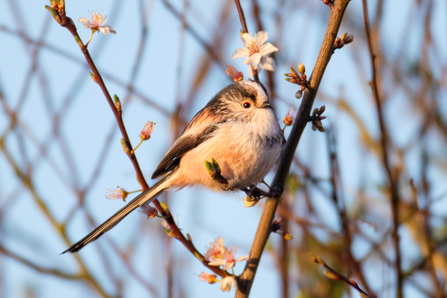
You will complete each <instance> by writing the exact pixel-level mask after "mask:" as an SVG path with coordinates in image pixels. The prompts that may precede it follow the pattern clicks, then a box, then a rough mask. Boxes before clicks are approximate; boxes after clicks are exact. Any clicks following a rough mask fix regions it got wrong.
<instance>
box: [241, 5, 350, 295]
mask: <svg viewBox="0 0 447 298" xmlns="http://www.w3.org/2000/svg"><path fill="white" fill-rule="evenodd" d="M349 1H350V0H337V1H336V2H335V4H334V6H333V7H332V9H331V15H330V18H329V24H328V27H327V30H326V33H325V36H324V40H323V44H322V46H321V49H320V53H319V54H318V58H317V61H316V63H315V67H314V71H313V74H312V76H311V78H310V81H309V86H308V88H307V89H306V92H305V94H304V98H303V100H302V102H301V105H300V108H299V110H298V115H297V118H296V119H297V120H296V122H295V123H294V125H293V127H292V131H291V133H290V136H289V139H288V140H287V143H286V144H285V147H284V149H283V153H282V154H281V156H280V159H279V166H278V169H277V171H276V175H275V178H274V179H273V183H272V190H273V192H274V193H275V194H276V195H274V196H272V197H270V198H268V199H267V201H266V203H265V207H264V211H263V213H262V216H261V219H260V221H259V225H258V229H257V231H256V235H255V239H254V241H253V245H252V247H251V251H250V255H249V260H248V261H247V264H246V266H245V269H244V271H243V273H242V274H241V275H240V277H239V279H238V288H237V290H236V296H235V297H237V298H243V297H249V295H250V290H251V287H252V285H253V281H254V278H255V275H256V271H257V269H258V265H259V262H260V259H261V255H262V252H263V250H264V247H265V244H266V243H267V240H268V238H269V235H270V226H271V223H272V221H273V218H274V216H275V211H276V208H277V206H278V202H279V198H280V196H281V194H282V193H283V191H284V185H285V181H286V178H287V175H288V173H289V170H290V165H291V163H292V161H293V156H294V155H295V151H296V148H297V146H298V143H299V140H300V138H301V135H302V133H303V131H304V128H305V127H306V124H307V120H308V118H309V115H310V113H311V110H312V105H313V103H314V100H315V96H316V95H317V91H318V87H319V86H320V82H321V80H322V78H323V74H324V71H325V69H326V67H327V65H328V63H329V60H330V59H331V56H332V53H333V45H334V41H335V37H336V36H337V32H338V29H339V27H340V23H341V20H342V18H343V14H344V12H345V10H346V7H347V6H348V4H349Z"/></svg>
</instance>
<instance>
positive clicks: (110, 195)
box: [106, 186, 129, 202]
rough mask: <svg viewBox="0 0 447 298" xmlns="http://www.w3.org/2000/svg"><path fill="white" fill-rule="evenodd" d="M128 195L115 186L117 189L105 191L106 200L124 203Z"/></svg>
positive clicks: (122, 189)
mask: <svg viewBox="0 0 447 298" xmlns="http://www.w3.org/2000/svg"><path fill="white" fill-rule="evenodd" d="M128 194H129V193H128V192H127V191H125V190H124V188H121V187H119V186H117V189H107V193H106V198H107V199H109V200H123V201H124V202H125V201H126V198H127V195H128Z"/></svg>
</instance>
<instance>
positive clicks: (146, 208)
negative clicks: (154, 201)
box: [139, 204, 158, 219]
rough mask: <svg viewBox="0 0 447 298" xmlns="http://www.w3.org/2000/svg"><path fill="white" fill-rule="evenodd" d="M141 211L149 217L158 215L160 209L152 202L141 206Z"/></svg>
mask: <svg viewBox="0 0 447 298" xmlns="http://www.w3.org/2000/svg"><path fill="white" fill-rule="evenodd" d="M139 210H140V212H141V213H143V214H145V215H146V216H147V219H150V218H154V217H156V216H158V210H157V209H155V208H154V207H152V206H151V205H150V204H143V205H141V206H140V209H139Z"/></svg>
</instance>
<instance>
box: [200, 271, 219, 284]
mask: <svg viewBox="0 0 447 298" xmlns="http://www.w3.org/2000/svg"><path fill="white" fill-rule="evenodd" d="M199 278H200V281H206V282H207V283H209V284H210V285H212V284H214V283H216V282H217V275H216V274H209V273H206V272H202V273H201V274H200V275H199Z"/></svg>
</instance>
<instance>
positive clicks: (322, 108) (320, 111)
mask: <svg viewBox="0 0 447 298" xmlns="http://www.w3.org/2000/svg"><path fill="white" fill-rule="evenodd" d="M324 111H326V106H321V107H320V110H319V111H318V113H319V114H320V115H322V114H323V113H324Z"/></svg>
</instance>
